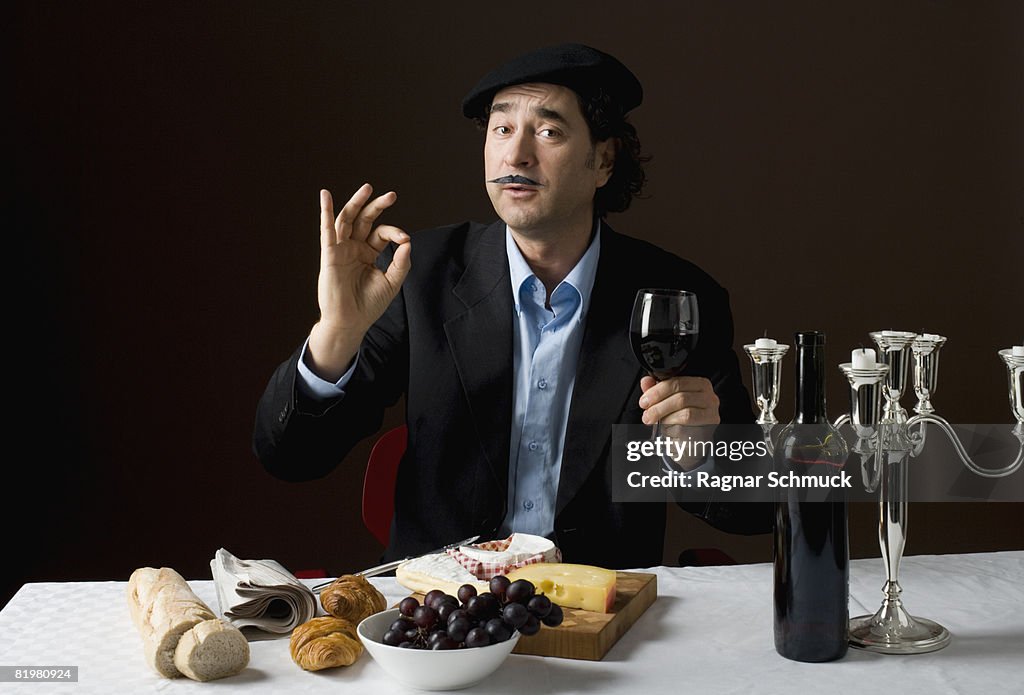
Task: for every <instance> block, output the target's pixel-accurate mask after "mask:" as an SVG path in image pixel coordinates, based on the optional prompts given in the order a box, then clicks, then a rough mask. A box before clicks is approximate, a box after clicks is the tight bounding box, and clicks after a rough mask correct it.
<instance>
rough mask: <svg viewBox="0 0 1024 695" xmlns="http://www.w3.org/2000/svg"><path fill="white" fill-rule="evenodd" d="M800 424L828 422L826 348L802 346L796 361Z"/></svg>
mask: <svg viewBox="0 0 1024 695" xmlns="http://www.w3.org/2000/svg"><path fill="white" fill-rule="evenodd" d="M794 421H795V422H797V423H800V424H812V423H824V422H828V415H826V414H825V346H824V345H820V344H819V345H800V346H798V347H797V360H796V416H795V417H794Z"/></svg>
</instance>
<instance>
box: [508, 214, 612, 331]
mask: <svg viewBox="0 0 1024 695" xmlns="http://www.w3.org/2000/svg"><path fill="white" fill-rule="evenodd" d="M505 254H506V255H507V256H508V269H509V277H510V278H511V280H512V297H513V299H514V300H515V309H516V313H517V314H518V313H519V312H520V310H521V309H520V306H519V291H520V288H522V286H523V283H524V282H526V281H527V280H530V279H531V278H535V277H536V275H535V274H534V272H533V269H532V268H530V264H529V263H527V262H526V259H525V258H523V252H522V251H520V250H519V246H518V245H517V244H516V241H515V239H513V238H512V232H510V231H509V229H508V225H505ZM600 255H601V220H600V219H598V220H597V225H596V229H595V230H594V238H593V239H591V241H590V246H588V247H587V250H586V251H585V252H584V253H583V256H582V257H581V258H580V260H579V261H577V263H576V265H575V266H573V269H572V270H570V271H569V274H568V275H566V276H565V279H564V280H562V282H560V283H559V284H558V287H561V286H562V285H569V286H570V287H572V288H573V289H575V290H576V291H577V292H579V293H580V299H581V301H582V304H581V308H582V311H581V312H580V314H579V316H580V320H581V321H582V320H583V318H584V317H585V316H586V314H587V311H588V310H589V309H590V292H591V290H593V289H594V279H595V278H596V277H597V260H598V258H599V257H600ZM558 287H556V288H555V290H556V291H557V290H558ZM552 294H553V293H552Z"/></svg>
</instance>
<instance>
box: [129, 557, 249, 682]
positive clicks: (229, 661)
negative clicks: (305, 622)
mask: <svg viewBox="0 0 1024 695" xmlns="http://www.w3.org/2000/svg"><path fill="white" fill-rule="evenodd" d="M128 609H129V612H130V613H131V616H132V622H134V623H135V627H136V629H137V630H138V631H139V634H140V635H141V637H142V646H143V653H144V654H145V657H146V662H147V663H148V664H149V665H150V667H151V668H152V669H153V670H154V671H156V672H157V673H159V674H160V675H161V676H164V677H165V678H177V677H179V676H182V675H185V676H188V677H189V678H192V679H194V680H201V681H203V680H212V679H214V678H223V677H225V676H232V675H234V674H236V673H239V672H240V671H241V670H242V669H244V668H245V667H246V666H247V665H248V663H249V643H248V642H247V641H246V639H245V636H244V635H243V634H242V633H241V632H240V631H239V630H238V628H236V627H234V626H233V625H230V624H228V623H225V622H224V621H222V620H219V619H218V618H217V616H215V615H214V614H213V611H211V610H210V608H209V607H208V606H207V605H206V604H205V603H203V602H202V601H201V600H200V599H199V597H198V596H196V595H195V594H194V593H193V592H192V590H191V589H190V588H189V586H188V584H187V583H186V582H185V580H184V579H183V578H182V576H181V575H180V574H178V573H177V572H175V571H174V570H173V569H171V568H169V567H162V568H160V569H154V568H152V567H142V568H139V569H137V570H135V571H134V572H133V573H132V576H131V578H130V579H129V580H128Z"/></svg>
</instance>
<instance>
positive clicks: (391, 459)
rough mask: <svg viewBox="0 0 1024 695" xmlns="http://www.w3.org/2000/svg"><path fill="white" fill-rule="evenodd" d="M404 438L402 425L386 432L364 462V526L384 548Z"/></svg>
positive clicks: (404, 431)
mask: <svg viewBox="0 0 1024 695" xmlns="http://www.w3.org/2000/svg"><path fill="white" fill-rule="evenodd" d="M407 439H408V428H407V427H406V426H405V425H401V426H400V427H396V428H394V429H392V430H388V431H387V432H385V433H384V434H382V435H381V436H380V439H378V440H377V443H376V444H374V445H373V449H371V450H370V458H369V459H368V460H367V462H366V474H365V475H364V476H363V523H364V524H365V525H366V528H367V529H368V530H369V531H370V533H371V534H373V537H374V538H376V539H377V540H378V541H380V543H381V545H384V546H386V545H387V544H388V538H389V535H390V532H391V517H392V516H393V515H394V513H395V480H396V479H397V478H398V464H399V462H400V461H401V460H402V455H403V454H404V453H405V446H406V441H407Z"/></svg>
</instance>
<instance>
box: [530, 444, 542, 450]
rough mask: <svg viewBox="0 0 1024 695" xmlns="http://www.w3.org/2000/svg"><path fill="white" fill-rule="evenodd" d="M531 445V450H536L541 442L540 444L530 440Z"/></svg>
mask: <svg viewBox="0 0 1024 695" xmlns="http://www.w3.org/2000/svg"><path fill="white" fill-rule="evenodd" d="M529 447H530V451H536V450H537V449H539V448H540V444H538V443H537V442H530V444H529Z"/></svg>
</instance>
